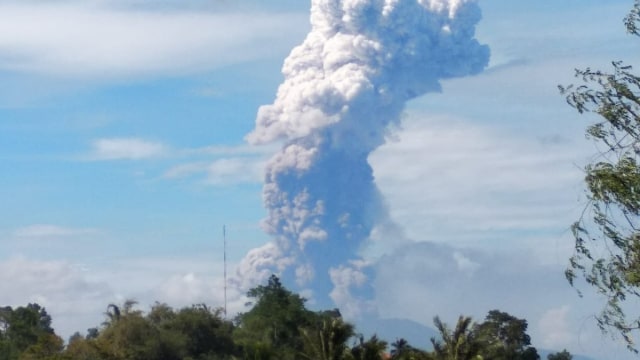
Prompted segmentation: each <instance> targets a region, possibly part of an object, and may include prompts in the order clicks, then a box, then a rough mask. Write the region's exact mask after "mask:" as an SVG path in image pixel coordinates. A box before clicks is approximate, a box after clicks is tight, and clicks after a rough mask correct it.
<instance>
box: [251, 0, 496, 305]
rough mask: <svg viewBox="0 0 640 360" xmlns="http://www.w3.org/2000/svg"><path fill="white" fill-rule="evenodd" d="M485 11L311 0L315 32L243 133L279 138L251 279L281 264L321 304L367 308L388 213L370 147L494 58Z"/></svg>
mask: <svg viewBox="0 0 640 360" xmlns="http://www.w3.org/2000/svg"><path fill="white" fill-rule="evenodd" d="M480 18H481V12H480V8H479V6H478V4H477V3H476V1H473V0H312V5H311V31H310V32H309V34H308V35H307V37H306V39H305V40H304V42H303V43H302V44H301V45H299V46H298V47H296V48H294V49H293V50H292V51H291V54H290V55H289V57H288V58H287V59H286V60H285V62H284V66H283V69H282V72H283V75H284V82H283V83H282V84H281V85H280V87H279V89H278V94H277V97H276V99H275V101H274V103H273V104H271V105H265V106H262V107H261V108H260V109H259V111H258V116H257V119H256V127H255V130H254V131H253V132H252V133H250V134H249V135H248V136H247V140H248V141H249V142H250V143H252V144H266V143H271V142H282V143H283V146H282V149H281V150H280V151H279V152H278V153H277V154H275V155H274V156H273V157H272V158H271V160H270V161H269V162H268V164H267V167H266V172H265V185H264V190H263V200H264V205H265V207H266V208H267V210H268V217H267V218H266V219H265V220H264V228H265V230H266V231H267V232H268V234H270V235H271V236H272V237H273V241H272V242H271V243H269V244H267V245H265V246H264V247H262V248H259V249H255V250H253V251H251V252H250V253H249V254H248V255H247V256H246V258H245V259H244V260H243V263H242V264H241V266H240V269H239V279H240V280H242V281H245V285H250V284H253V283H255V282H257V281H261V280H262V279H264V277H265V276H268V274H270V273H271V272H277V273H279V274H280V275H281V276H283V277H284V278H285V281H287V280H288V281H290V282H292V281H295V282H296V283H297V284H298V286H300V288H301V289H313V291H314V295H313V296H314V298H315V299H316V300H317V301H318V302H319V303H321V304H325V305H326V304H327V303H328V302H330V301H329V299H328V298H327V296H329V297H330V298H331V300H333V302H334V303H336V304H338V305H342V306H343V307H344V306H347V307H349V304H350V305H351V306H350V308H349V309H347V310H348V312H351V313H354V314H355V313H357V312H358V311H361V310H366V308H367V306H369V305H371V304H370V303H369V302H368V300H369V299H371V296H372V294H371V293H370V291H371V289H370V287H368V284H369V283H370V281H371V280H372V279H371V277H372V276H373V274H372V267H371V266H370V264H368V263H367V262H366V261H365V260H364V259H362V257H361V256H360V252H361V250H362V248H363V246H365V245H366V242H367V240H368V238H369V236H370V235H371V232H372V229H373V228H374V227H375V226H376V225H380V224H384V223H390V222H391V220H390V219H389V216H388V212H387V209H386V207H385V205H384V200H383V199H382V197H381V195H380V192H379V191H378V188H377V187H376V184H375V181H374V180H375V179H374V177H373V171H372V168H371V166H370V165H369V163H368V157H369V154H370V153H371V152H372V151H373V150H375V149H376V148H377V147H379V146H380V145H382V144H384V142H385V138H386V136H387V135H388V133H389V129H390V128H391V127H393V126H394V125H397V124H399V122H400V118H401V113H402V111H403V109H404V106H405V103H406V102H407V101H408V100H410V99H412V98H414V97H417V96H421V95H423V94H425V93H428V92H437V91H440V90H441V86H440V81H441V80H442V79H447V78H452V77H459V76H467V75H472V74H477V73H479V72H481V71H482V70H483V69H484V68H485V67H486V66H487V64H488V61H489V48H488V47H487V46H486V45H482V44H480V43H479V42H478V41H477V40H476V39H475V26H476V24H477V23H478V21H479V20H480ZM354 304H357V305H354Z"/></svg>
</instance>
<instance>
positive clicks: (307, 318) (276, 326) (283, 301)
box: [234, 275, 319, 359]
mask: <svg viewBox="0 0 640 360" xmlns="http://www.w3.org/2000/svg"><path fill="white" fill-rule="evenodd" d="M247 296H248V297H249V298H251V299H253V300H254V301H253V308H252V309H251V310H250V311H248V312H246V313H243V314H239V315H238V316H237V318H236V323H237V328H236V330H235V332H234V338H235V340H236V342H237V343H238V344H239V345H241V346H242V347H243V348H244V352H245V353H246V352H247V351H249V352H250V354H246V356H250V357H252V358H254V357H256V356H259V357H260V358H264V356H266V355H264V354H266V353H270V352H271V351H275V353H276V355H274V356H276V358H278V359H293V358H295V357H296V356H297V355H298V354H300V353H302V352H303V351H304V344H303V341H302V336H301V334H300V329H301V328H307V327H311V326H314V325H315V324H317V323H318V319H319V315H318V314H316V313H314V312H312V311H310V310H307V308H306V307H305V299H303V298H302V297H300V296H299V295H298V294H294V293H292V292H291V291H289V290H287V289H286V288H285V287H284V286H283V285H282V283H281V282H280V279H279V278H278V277H277V276H275V275H272V276H271V277H270V278H269V281H268V283H267V285H259V286H257V287H255V288H253V289H250V290H249V291H248V292H247Z"/></svg>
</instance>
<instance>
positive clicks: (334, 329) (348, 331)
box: [301, 317, 355, 360]
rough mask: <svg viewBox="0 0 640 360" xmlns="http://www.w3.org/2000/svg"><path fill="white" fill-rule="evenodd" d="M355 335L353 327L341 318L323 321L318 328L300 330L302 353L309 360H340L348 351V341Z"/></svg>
mask: <svg viewBox="0 0 640 360" xmlns="http://www.w3.org/2000/svg"><path fill="white" fill-rule="evenodd" d="M354 334H355V331H354V327H353V325H351V324H349V323H345V322H344V321H342V319H341V318H329V317H327V318H326V319H323V320H322V321H321V324H320V326H319V328H318V327H307V328H303V329H301V335H302V340H303V351H302V354H301V356H302V357H303V358H305V359H309V360H340V359H343V358H344V356H345V354H346V353H347V351H348V348H349V347H348V345H347V343H348V341H349V339H351V338H352V337H353V336H354Z"/></svg>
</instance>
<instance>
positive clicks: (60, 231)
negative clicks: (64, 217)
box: [13, 224, 98, 238]
mask: <svg viewBox="0 0 640 360" xmlns="http://www.w3.org/2000/svg"><path fill="white" fill-rule="evenodd" d="M97 232H98V230H96V229H88V228H70V227H63V226H58V225H50V224H34V225H29V226H25V227H22V228H19V229H16V230H15V231H14V232H13V235H14V236H16V237H21V238H49V237H69V236H79V235H92V234H96V233H97Z"/></svg>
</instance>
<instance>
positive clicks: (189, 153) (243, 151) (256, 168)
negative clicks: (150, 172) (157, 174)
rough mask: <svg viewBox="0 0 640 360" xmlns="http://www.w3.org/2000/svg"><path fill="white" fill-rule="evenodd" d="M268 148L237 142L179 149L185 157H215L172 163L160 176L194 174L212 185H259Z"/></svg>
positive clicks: (172, 176) (190, 175)
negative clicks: (232, 144)
mask: <svg viewBox="0 0 640 360" xmlns="http://www.w3.org/2000/svg"><path fill="white" fill-rule="evenodd" d="M268 149H270V148H269V147H257V146H246V145H239V146H210V147H205V148H199V149H186V150H182V151H180V152H179V153H180V154H181V155H183V156H185V157H190V158H194V157H202V156H205V157H209V158H214V159H213V160H208V161H207V160H200V161H192V162H187V163H181V164H177V165H174V166H172V167H171V168H169V169H168V170H167V171H165V172H164V174H163V177H164V178H166V179H184V178H192V177H196V178H199V179H200V180H202V182H203V183H205V184H207V185H213V186H226V185H234V184H248V183H253V184H258V183H260V182H262V179H263V176H264V175H263V173H264V164H265V162H266V159H267V156H268V154H269V151H267V150H268Z"/></svg>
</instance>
